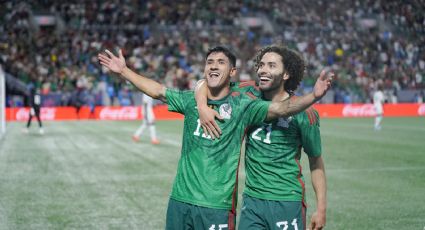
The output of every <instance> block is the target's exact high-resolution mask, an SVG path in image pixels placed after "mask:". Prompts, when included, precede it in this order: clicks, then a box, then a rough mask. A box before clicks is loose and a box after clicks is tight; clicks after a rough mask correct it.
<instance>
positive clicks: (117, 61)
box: [97, 49, 166, 102]
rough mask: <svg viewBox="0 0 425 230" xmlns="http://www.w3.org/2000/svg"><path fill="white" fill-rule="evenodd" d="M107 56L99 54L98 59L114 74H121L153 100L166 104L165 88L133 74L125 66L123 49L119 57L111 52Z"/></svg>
mask: <svg viewBox="0 0 425 230" xmlns="http://www.w3.org/2000/svg"><path fill="white" fill-rule="evenodd" d="M105 52H106V54H104V53H99V54H98V56H97V57H98V59H99V61H100V64H102V65H103V66H105V67H106V68H108V69H109V70H111V71H112V72H114V73H117V74H120V75H121V76H123V77H124V78H125V79H126V80H128V81H130V82H131V83H133V85H135V86H136V87H137V88H138V89H139V90H141V91H142V92H143V93H145V94H147V95H149V96H151V97H152V98H155V99H159V100H161V101H163V102H166V97H165V91H166V88H165V86H163V85H161V84H159V83H158V82H156V81H154V80H151V79H149V78H147V77H145V76H143V75H140V74H137V73H135V72H133V71H132V70H131V69H129V68H128V67H127V65H126V64H125V59H124V56H123V55H122V51H121V49H120V50H119V56H118V57H117V56H115V55H114V54H113V53H112V52H111V51H109V50H105Z"/></svg>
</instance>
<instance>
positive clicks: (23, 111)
mask: <svg viewBox="0 0 425 230" xmlns="http://www.w3.org/2000/svg"><path fill="white" fill-rule="evenodd" d="M29 116H30V109H29V108H20V109H18V111H16V120H17V121H26V120H28V118H29ZM55 117H56V108H41V109H40V118H41V120H44V121H53V120H55Z"/></svg>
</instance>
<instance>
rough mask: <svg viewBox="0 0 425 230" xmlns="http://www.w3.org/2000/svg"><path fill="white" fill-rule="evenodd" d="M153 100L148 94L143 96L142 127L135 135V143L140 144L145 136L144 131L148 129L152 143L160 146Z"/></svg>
mask: <svg viewBox="0 0 425 230" xmlns="http://www.w3.org/2000/svg"><path fill="white" fill-rule="evenodd" d="M152 107H153V99H152V98H151V97H149V96H148V95H146V94H143V97H142V108H143V109H142V114H143V121H142V125H141V126H140V127H139V128H138V129H137V130H136V132H135V133H134V135H133V141H135V142H138V141H139V140H140V136H141V135H142V134H143V131H144V130H145V129H146V128H147V127H148V128H149V132H150V135H151V143H152V144H155V145H157V144H159V140H158V138H157V137H156V128H155V114H154V113H153V108H152Z"/></svg>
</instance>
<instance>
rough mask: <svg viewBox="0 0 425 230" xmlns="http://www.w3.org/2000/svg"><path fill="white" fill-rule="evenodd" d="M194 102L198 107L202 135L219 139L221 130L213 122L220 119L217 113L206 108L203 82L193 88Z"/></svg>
mask: <svg viewBox="0 0 425 230" xmlns="http://www.w3.org/2000/svg"><path fill="white" fill-rule="evenodd" d="M195 100H196V106H197V107H198V113H199V121H200V123H201V126H202V129H203V130H204V133H206V134H209V135H210V136H211V137H212V139H214V138H219V137H220V134H221V129H220V127H219V126H218V124H217V122H216V121H215V118H217V119H222V117H221V116H220V114H218V112H217V111H215V110H214V109H211V108H210V107H208V104H207V101H208V87H207V84H206V83H205V80H200V81H198V84H197V85H196V87H195Z"/></svg>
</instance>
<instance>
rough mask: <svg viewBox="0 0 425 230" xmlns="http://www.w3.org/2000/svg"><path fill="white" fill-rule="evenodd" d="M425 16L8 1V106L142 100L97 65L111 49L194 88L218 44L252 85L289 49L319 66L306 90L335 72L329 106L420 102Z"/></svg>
mask: <svg viewBox="0 0 425 230" xmlns="http://www.w3.org/2000/svg"><path fill="white" fill-rule="evenodd" d="M424 12H425V4H424V3H423V1H420V0H409V1H376V0H352V1H351V0H350V1H335V0H332V1H330V0H318V1H308V0H299V1H290V0H283V1H254V0H236V1H212V0H194V1H164V0H162V1H143V0H139V1H137V0H112V1H111V0H109V1H81V0H80V1H53V0H40V1H34V0H29V1H25V2H23V1H1V7H0V62H1V65H2V66H3V69H4V71H5V73H6V92H7V95H6V96H7V98H6V106H7V107H22V106H27V105H28V102H27V100H26V97H25V95H28V94H29V89H30V88H32V87H40V88H41V93H42V103H43V106H48V107H50V106H72V105H75V104H83V105H91V106H109V105H121V106H128V105H139V104H140V101H141V100H140V93H137V90H135V88H134V87H133V86H132V85H131V84H128V83H126V82H125V81H123V80H121V79H120V78H117V77H115V76H111V75H110V74H108V73H107V72H106V71H105V69H102V68H101V66H100V65H99V64H98V61H97V57H96V55H97V54H98V53H99V52H100V51H102V50H104V49H110V50H113V51H115V52H116V51H117V49H118V48H123V51H124V55H125V57H126V60H127V62H128V65H129V66H130V68H132V69H134V70H136V71H138V72H141V73H149V74H150V76H151V77H152V78H154V79H156V80H158V81H160V82H161V83H163V84H165V85H166V86H167V87H170V88H178V89H192V88H193V87H194V84H195V83H196V81H197V80H199V79H201V78H202V77H203V76H202V71H203V65H204V58H205V57H204V55H205V53H206V51H207V49H208V48H209V47H211V46H214V45H217V44H226V45H228V46H230V47H231V48H233V50H235V51H236V53H237V56H238V61H237V65H238V70H239V74H238V79H239V80H242V81H245V80H250V79H256V74H255V71H254V69H253V58H254V55H255V52H256V51H258V49H259V48H261V47H263V46H266V45H271V44H284V45H286V46H288V47H290V48H293V49H296V50H298V51H299V52H300V53H301V54H302V55H303V56H304V58H305V60H306V62H307V64H308V65H307V69H306V74H305V78H304V81H303V84H302V85H301V87H300V89H299V92H298V93H300V94H302V93H304V92H306V91H309V90H311V87H312V85H313V83H314V81H315V78H316V77H317V76H318V74H319V71H320V70H321V69H322V68H324V67H327V68H330V69H332V70H334V71H335V73H336V81H335V84H334V85H333V88H332V90H331V91H330V92H329V93H328V94H327V96H326V97H325V98H324V99H322V101H321V103H370V102H371V96H372V92H373V91H374V90H375V89H376V86H377V84H383V86H384V93H385V95H386V101H387V102H388V103H400V102H410V103H412V102H413V103H416V102H418V103H421V102H422V101H423V98H424V88H425V83H424V81H425V79H424V77H425V36H424V35H425V18H424Z"/></svg>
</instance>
